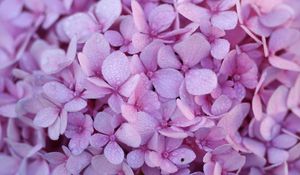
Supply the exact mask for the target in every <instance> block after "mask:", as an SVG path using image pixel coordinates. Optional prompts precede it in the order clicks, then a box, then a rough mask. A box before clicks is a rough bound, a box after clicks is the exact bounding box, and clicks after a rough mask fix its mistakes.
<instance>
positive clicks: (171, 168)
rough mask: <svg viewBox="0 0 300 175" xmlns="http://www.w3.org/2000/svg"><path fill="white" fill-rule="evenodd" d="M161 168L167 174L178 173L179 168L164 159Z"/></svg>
mask: <svg viewBox="0 0 300 175" xmlns="http://www.w3.org/2000/svg"><path fill="white" fill-rule="evenodd" d="M160 167H161V169H162V170H163V171H165V172H167V173H175V172H176V171H178V168H177V166H176V165H174V164H173V163H172V162H171V161H169V160H168V159H163V161H162V162H161V164H160Z"/></svg>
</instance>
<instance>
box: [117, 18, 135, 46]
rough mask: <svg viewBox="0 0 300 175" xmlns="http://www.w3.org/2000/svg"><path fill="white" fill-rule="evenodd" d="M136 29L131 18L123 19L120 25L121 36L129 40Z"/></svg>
mask: <svg viewBox="0 0 300 175" xmlns="http://www.w3.org/2000/svg"><path fill="white" fill-rule="evenodd" d="M136 32H137V31H136V28H135V25H134V21H133V18H132V16H127V17H125V18H124V19H123V20H122V21H121V23H120V33H121V34H122V35H123V37H124V39H125V40H131V38H132V36H133V34H134V33H136Z"/></svg>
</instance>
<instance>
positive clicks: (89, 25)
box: [62, 13, 97, 43]
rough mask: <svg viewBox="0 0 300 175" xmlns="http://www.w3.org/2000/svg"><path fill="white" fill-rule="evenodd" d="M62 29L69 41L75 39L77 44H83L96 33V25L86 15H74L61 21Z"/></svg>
mask: <svg viewBox="0 0 300 175" xmlns="http://www.w3.org/2000/svg"><path fill="white" fill-rule="evenodd" d="M62 28H63V31H64V32H65V34H66V36H68V38H69V39H72V38H73V37H76V38H77V39H78V41H77V42H79V43H83V42H85V41H86V40H87V39H88V38H89V37H90V36H91V35H92V34H93V33H94V31H96V28H97V26H96V24H95V22H94V21H93V19H92V18H91V17H90V16H89V15H88V14H86V13H75V14H73V15H71V16H68V17H66V18H65V19H63V20H62Z"/></svg>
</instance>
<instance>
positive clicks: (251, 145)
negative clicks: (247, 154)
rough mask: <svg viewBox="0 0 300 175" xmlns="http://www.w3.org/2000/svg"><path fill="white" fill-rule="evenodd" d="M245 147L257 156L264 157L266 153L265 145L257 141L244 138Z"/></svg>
mask: <svg viewBox="0 0 300 175" xmlns="http://www.w3.org/2000/svg"><path fill="white" fill-rule="evenodd" d="M243 145H244V146H245V147H246V148H247V149H249V150H250V151H251V152H253V153H254V154H256V155H257V156H260V157H264V155H265V153H266V147H265V145H264V144H263V143H261V142H258V141H256V140H253V139H249V138H243Z"/></svg>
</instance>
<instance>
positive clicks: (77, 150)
mask: <svg viewBox="0 0 300 175" xmlns="http://www.w3.org/2000/svg"><path fill="white" fill-rule="evenodd" d="M68 146H69V149H70V151H71V152H72V154H73V155H79V154H81V153H82V152H83V151H84V150H85V149H86V148H87V147H88V146H89V140H88V139H87V138H73V139H71V140H70V142H69V145H68Z"/></svg>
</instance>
